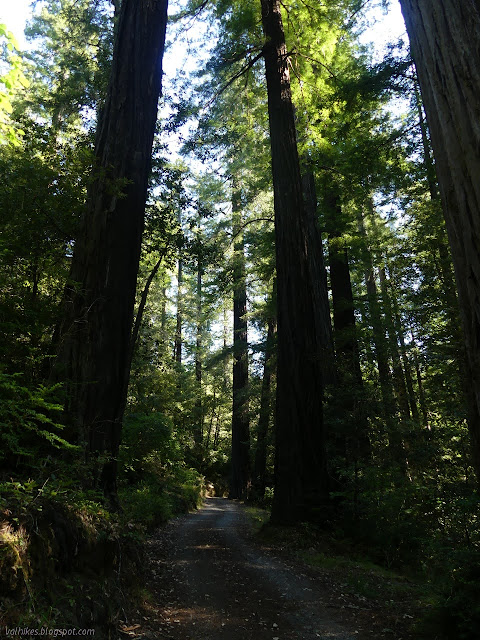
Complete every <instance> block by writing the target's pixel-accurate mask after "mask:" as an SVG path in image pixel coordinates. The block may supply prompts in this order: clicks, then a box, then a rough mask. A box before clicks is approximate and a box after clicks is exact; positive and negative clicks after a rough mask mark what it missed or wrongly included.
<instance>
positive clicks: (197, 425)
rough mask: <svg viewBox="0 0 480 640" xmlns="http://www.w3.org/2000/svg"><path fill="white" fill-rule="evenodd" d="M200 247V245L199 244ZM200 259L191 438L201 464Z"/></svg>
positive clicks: (199, 259) (200, 261)
mask: <svg viewBox="0 0 480 640" xmlns="http://www.w3.org/2000/svg"><path fill="white" fill-rule="evenodd" d="M199 246H200V243H199ZM202 333H203V322H202V259H201V256H200V251H199V255H198V263H197V336H196V345H195V382H196V398H195V411H194V426H193V429H194V431H193V437H194V440H195V449H196V452H195V453H196V454H197V458H198V459H199V461H200V462H201V463H202V462H203V452H202V444H203V419H204V416H203V403H202V373H203V371H202V369H203V366H202Z"/></svg>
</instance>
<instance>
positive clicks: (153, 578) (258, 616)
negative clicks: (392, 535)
mask: <svg viewBox="0 0 480 640" xmlns="http://www.w3.org/2000/svg"><path fill="white" fill-rule="evenodd" d="M254 533H255V532H254V527H253V524H252V518H251V517H250V516H249V513H248V509H245V507H244V506H243V505H241V504H239V503H237V502H233V501H230V500H227V499H225V498H207V500H206V502H205V506H204V508H202V509H201V510H199V511H198V512H196V513H191V514H188V515H186V516H182V517H180V518H177V519H175V520H173V521H172V522H170V523H169V524H168V525H166V526H165V527H162V528H160V529H159V530H157V532H156V533H155V534H154V535H153V536H152V537H151V538H150V539H149V541H148V549H147V563H146V567H145V574H144V576H145V583H144V584H145V587H146V589H145V591H143V593H139V601H141V602H142V604H141V605H140V606H139V607H138V608H137V609H136V610H134V611H133V612H132V614H131V615H130V616H129V619H128V621H125V623H124V624H123V625H122V626H121V629H120V630H121V631H122V634H123V635H124V636H125V637H128V636H129V637H132V638H143V639H144V640H317V639H318V638H323V639H327V638H328V639H334V640H353V639H361V640H363V639H365V640H367V639H370V640H371V639H391V640H406V639H407V638H413V637H415V638H416V637H417V636H416V635H415V636H412V635H411V632H410V631H409V627H410V626H411V623H412V621H413V619H414V617H416V613H417V612H416V606H415V603H414V602H413V600H412V595H411V594H410V593H409V589H408V588H407V589H404V588H403V586H402V585H401V584H400V583H399V585H396V586H399V587H400V588H399V589H396V590H395V593H396V594H397V596H396V598H395V600H392V599H391V593H390V591H391V587H392V577H391V576H390V577H389V578H387V577H385V576H383V577H382V576H380V575H375V576H374V578H373V582H372V580H370V582H368V581H367V582H368V585H369V588H371V587H372V584H373V583H375V586H376V591H375V597H368V596H367V595H362V590H363V591H365V588H366V587H365V584H367V583H366V582H365V581H364V580H361V581H360V582H359V584H360V585H361V586H362V588H357V589H352V588H351V586H352V581H351V571H348V570H344V569H342V567H341V566H338V567H323V568H322V567H311V566H308V565H307V564H306V563H304V562H303V561H302V560H301V559H300V558H299V557H298V555H297V554H292V553H291V551H289V552H285V550H284V549H283V548H282V547H281V546H278V545H275V544H274V545H272V544H267V543H265V541H263V542H262V537H261V536H258V535H254ZM393 582H395V579H393ZM387 583H388V584H387ZM357 586H358V585H357ZM398 594H404V595H398Z"/></svg>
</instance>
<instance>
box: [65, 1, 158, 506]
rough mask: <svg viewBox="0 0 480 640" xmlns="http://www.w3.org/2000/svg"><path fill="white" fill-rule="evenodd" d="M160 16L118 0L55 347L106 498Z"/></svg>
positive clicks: (123, 382) (148, 6) (124, 370)
mask: <svg viewBox="0 0 480 640" xmlns="http://www.w3.org/2000/svg"><path fill="white" fill-rule="evenodd" d="M166 24H167V0H157V1H153V0H123V2H122V6H121V9H120V14H119V18H118V24H117V34H116V40H115V46H114V54H113V62H112V70H111V75H110V84H109V89H108V95H107V99H106V103H105V106H104V108H103V111H102V113H101V116H100V119H99V124H98V128H97V138H96V144H95V158H96V163H95V169H94V175H93V181H92V184H91V186H90V188H89V192H88V196H87V204H86V209H85V214H84V217H83V220H82V225H81V230H80V233H79V237H78V239H77V242H76V244H75V250H74V256H73V261H72V267H71V272H70V278H69V284H68V285H67V287H66V294H65V316H64V321H63V324H62V328H61V336H62V337H61V343H60V349H59V354H58V369H59V370H60V369H62V371H61V372H60V375H62V376H63V375H64V376H65V378H66V379H67V380H68V381H69V387H68V400H67V403H66V414H67V417H68V419H69V421H70V422H71V424H72V425H73V426H74V428H75V429H76V430H77V431H78V433H79V434H80V439H81V440H82V441H84V442H85V444H86V451H87V455H88V456H89V457H90V458H92V459H95V457H96V456H97V455H98V454H102V457H104V458H105V462H104V464H103V468H102V472H101V477H100V478H99V484H100V485H101V487H102V488H103V490H104V492H105V494H107V495H109V496H111V497H112V500H113V501H114V500H115V496H116V459H117V454H118V447H119V443H120V433H121V425H122V419H123V413H124V409H125V403H126V392H127V384H128V378H129V366H128V360H129V346H130V337H131V330H132V321H133V309H134V303H135V290H136V280H137V272H138V264H139V258H140V246H141V239H142V231H143V223H144V211H145V201H146V196H147V186H148V178H149V174H150V165H151V152H152V143H153V135H154V132H155V125H156V120H157V105H158V97H159V95H160V91H161V78H162V57H163V50H164V43H165V30H166Z"/></svg>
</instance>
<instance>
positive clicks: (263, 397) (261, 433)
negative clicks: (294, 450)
mask: <svg viewBox="0 0 480 640" xmlns="http://www.w3.org/2000/svg"><path fill="white" fill-rule="evenodd" d="M276 332H277V323H276V320H275V318H268V320H267V343H266V346H265V357H264V361H263V378H262V390H261V394H260V412H259V416H258V427H257V447H256V449H255V464H254V470H253V491H254V497H255V498H257V499H260V500H263V498H264V497H265V487H266V471H267V436H268V426H269V424H270V414H271V405H272V402H271V392H270V388H271V383H272V376H273V372H274V368H275V364H274V354H275V335H276Z"/></svg>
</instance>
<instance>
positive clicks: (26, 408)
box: [0, 371, 75, 468]
mask: <svg viewBox="0 0 480 640" xmlns="http://www.w3.org/2000/svg"><path fill="white" fill-rule="evenodd" d="M20 378H21V376H20V375H18V374H17V375H9V374H6V373H4V372H2V371H0V427H1V428H0V443H1V446H0V461H2V463H3V464H4V465H5V464H8V466H10V465H13V466H20V467H25V466H27V467H29V468H32V467H35V466H36V465H37V464H38V461H39V459H40V460H41V459H42V458H45V457H47V456H51V455H55V453H56V451H57V450H60V451H65V450H72V449H75V446H74V445H72V444H71V443H69V442H67V440H65V438H62V436H61V435H60V434H61V433H62V430H63V429H64V425H63V424H61V422H60V421H59V420H60V418H61V414H62V410H63V407H62V406H61V405H59V404H56V403H55V402H52V400H51V398H52V395H54V394H55V392H56V391H57V388H56V387H44V386H40V387H38V388H29V387H27V386H24V385H23V384H21V382H20Z"/></svg>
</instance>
